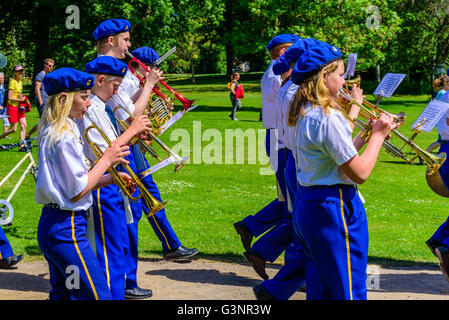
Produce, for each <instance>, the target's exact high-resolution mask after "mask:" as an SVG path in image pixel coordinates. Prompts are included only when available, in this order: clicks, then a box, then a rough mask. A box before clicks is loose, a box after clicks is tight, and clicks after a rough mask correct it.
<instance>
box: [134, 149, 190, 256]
mask: <svg viewBox="0 0 449 320" xmlns="http://www.w3.org/2000/svg"><path fill="white" fill-rule="evenodd" d="M144 161H145V165H146V168H150V165H149V164H148V161H147V159H146V158H145V157H144ZM142 171H143V170H140V171H139V174H140V173H141V172H142ZM141 181H142V183H143V184H144V185H145V186H146V188H147V190H148V191H149V192H150V193H151V195H152V196H153V197H154V198H155V199H157V200H158V201H162V198H161V194H160V192H159V189H158V187H157V185H156V182H154V180H153V176H152V175H148V176H146V177H145V178H143V179H142V180H141ZM142 207H143V211H144V212H145V215H146V216H147V219H148V221H149V222H150V224H151V227H152V228H153V230H154V232H155V233H156V235H157V237H158V239H159V241H160V242H161V243H162V249H163V250H164V251H166V250H173V249H176V248H178V247H179V246H180V245H181V241H179V239H178V236H177V235H176V233H175V231H174V230H173V228H172V226H171V225H170V222H169V221H168V219H167V216H166V214H165V208H164V209H162V210H160V211H158V212H157V213H156V214H154V215H152V216H151V217H149V216H148V212H149V209H148V204H147V203H146V202H145V201H143V202H142Z"/></svg>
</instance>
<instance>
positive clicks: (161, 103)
mask: <svg viewBox="0 0 449 320" xmlns="http://www.w3.org/2000/svg"><path fill="white" fill-rule="evenodd" d="M172 109H173V102H172V101H171V99H170V98H167V99H163V98H162V97H160V96H158V95H157V94H156V93H155V92H152V93H151V95H150V100H149V101H148V106H147V110H148V117H149V118H150V120H151V122H152V124H153V130H155V129H156V130H157V129H159V128H161V127H162V126H163V125H164V124H165V123H166V122H167V121H168V120H170V119H171V118H172V117H173V114H172ZM154 133H155V134H156V135H159V134H158V131H154Z"/></svg>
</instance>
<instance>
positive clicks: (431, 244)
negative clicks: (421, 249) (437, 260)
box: [426, 238, 443, 257]
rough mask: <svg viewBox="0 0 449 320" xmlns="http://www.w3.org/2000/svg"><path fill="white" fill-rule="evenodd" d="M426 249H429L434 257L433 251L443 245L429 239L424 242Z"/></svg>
mask: <svg viewBox="0 0 449 320" xmlns="http://www.w3.org/2000/svg"><path fill="white" fill-rule="evenodd" d="M426 245H427V247H428V248H429V249H430V251H431V252H432V253H433V255H434V256H435V257H436V256H437V255H436V253H435V249H436V248H438V247H441V246H443V244H442V243H441V242H439V241H437V240H435V239H432V238H430V239H429V240H427V241H426Z"/></svg>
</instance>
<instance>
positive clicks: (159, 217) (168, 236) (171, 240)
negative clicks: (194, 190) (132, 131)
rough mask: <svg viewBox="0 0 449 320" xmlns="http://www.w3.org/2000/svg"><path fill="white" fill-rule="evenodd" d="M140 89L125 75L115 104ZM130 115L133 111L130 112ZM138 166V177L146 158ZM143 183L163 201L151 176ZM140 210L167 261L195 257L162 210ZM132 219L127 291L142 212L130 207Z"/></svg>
mask: <svg viewBox="0 0 449 320" xmlns="http://www.w3.org/2000/svg"><path fill="white" fill-rule="evenodd" d="M132 55H133V56H134V57H135V58H137V59H138V60H139V61H141V62H142V63H144V64H146V65H147V66H151V64H152V63H153V62H155V61H156V60H158V59H159V55H158V54H157V52H156V51H155V50H153V49H152V48H150V47H141V48H138V49H136V50H134V51H133V52H132ZM131 67H132V68H133V69H134V72H139V73H140V74H145V70H144V69H143V68H142V67H139V65H138V64H137V63H136V64H134V62H132V65H131ZM145 85H146V84H144V86H145ZM139 87H140V80H139V79H138V78H137V77H136V76H135V75H134V74H132V72H131V71H128V72H127V74H126V76H125V79H124V80H123V82H122V84H121V85H120V87H119V90H118V94H117V95H118V96H119V99H118V100H119V101H129V100H133V99H140V98H141V96H142V93H141V92H142V91H143V90H142V89H141V88H139ZM110 103H111V105H113V106H117V102H116V101H114V99H111V101H110ZM128 106H131V108H132V103H130V104H129V105H128ZM119 110H120V109H119ZM119 110H117V111H119ZM130 111H132V109H131V110H130ZM135 112H136V113H137V114H139V111H138V110H137V107H136V109H135ZM142 112H143V111H142ZM116 115H117V116H118V118H120V119H121V120H128V118H129V115H128V114H126V112H125V111H122V112H121V113H119V112H116ZM136 152H138V153H139V152H140V151H139V150H137V151H136ZM136 161H137V160H136ZM136 163H137V162H136ZM141 166H142V168H140V169H139V168H138V170H137V173H141V172H142V171H145V170H147V169H149V168H150V165H149V164H148V161H147V159H146V158H145V157H143V163H141ZM142 182H143V183H144V184H145V185H146V187H147V190H148V191H150V193H151V194H152V195H153V196H155V197H156V199H158V200H159V201H162V200H161V195H160V192H159V189H158V187H157V185H156V183H155V182H154V180H153V177H152V175H148V176H146V177H144V178H143V179H142ZM134 209H135V210H134ZM143 210H144V212H145V215H146V216H147V219H148V221H149V222H150V225H151V227H152V228H153V230H154V232H155V233H156V235H157V237H158V239H159V240H160V242H161V244H162V248H163V252H164V253H163V255H164V258H165V259H166V260H176V259H188V258H191V257H193V256H194V255H196V254H197V253H198V250H197V249H196V248H193V249H190V248H186V247H184V246H183V245H182V243H181V241H180V240H179V238H178V236H177V235H176V233H175V231H174V230H173V227H172V226H171V224H170V222H169V221H168V219H167V216H166V213H165V209H162V210H160V211H159V212H157V213H156V214H154V215H152V216H149V215H148V211H149V210H148V208H147V206H146V204H145V203H143ZM133 217H134V221H135V223H134V224H129V225H128V229H129V233H130V246H131V248H134V250H131V252H134V254H133V255H132V256H131V261H130V262H129V263H128V266H129V267H131V268H132V270H129V271H130V272H129V273H127V288H128V289H129V288H134V287H136V286H137V282H136V280H135V274H136V269H137V252H138V250H137V246H138V222H139V220H140V218H141V217H142V208H140V210H139V208H137V207H133Z"/></svg>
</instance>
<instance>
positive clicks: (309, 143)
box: [294, 106, 357, 186]
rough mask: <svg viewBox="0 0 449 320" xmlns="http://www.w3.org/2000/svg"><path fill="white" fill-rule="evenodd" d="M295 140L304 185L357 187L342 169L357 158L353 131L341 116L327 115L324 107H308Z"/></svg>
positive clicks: (298, 174)
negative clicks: (342, 166)
mask: <svg viewBox="0 0 449 320" xmlns="http://www.w3.org/2000/svg"><path fill="white" fill-rule="evenodd" d="M294 139H295V140H294V146H295V150H294V154H295V160H296V165H297V167H298V169H299V170H297V178H298V182H299V183H300V184H301V185H303V186H313V185H335V184H355V183H354V182H353V181H351V180H350V179H349V177H347V176H346V175H345V174H344V173H343V172H342V171H341V170H340V169H339V168H338V167H339V166H340V165H342V164H344V163H345V162H347V161H348V160H350V159H352V158H353V157H354V156H355V155H356V154H357V150H356V148H355V146H354V144H353V142H352V129H351V127H350V125H349V123H348V121H347V120H346V118H345V117H344V115H343V114H342V113H341V112H338V111H336V110H333V109H331V110H330V112H329V114H324V112H323V109H322V108H321V107H313V108H312V107H310V106H308V107H307V108H306V115H305V116H304V117H303V118H300V120H299V123H298V125H297V131H296V134H295V138H294Z"/></svg>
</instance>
